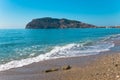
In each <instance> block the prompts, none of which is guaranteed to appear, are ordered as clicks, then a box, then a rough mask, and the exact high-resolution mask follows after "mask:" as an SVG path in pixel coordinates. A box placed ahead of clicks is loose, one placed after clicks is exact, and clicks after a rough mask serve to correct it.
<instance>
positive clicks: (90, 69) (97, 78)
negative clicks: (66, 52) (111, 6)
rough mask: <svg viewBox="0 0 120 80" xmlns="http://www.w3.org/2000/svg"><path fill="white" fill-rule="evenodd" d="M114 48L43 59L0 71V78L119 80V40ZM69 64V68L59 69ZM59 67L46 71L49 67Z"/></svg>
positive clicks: (24, 79) (28, 79)
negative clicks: (87, 54) (76, 55)
mask: <svg viewBox="0 0 120 80" xmlns="http://www.w3.org/2000/svg"><path fill="white" fill-rule="evenodd" d="M114 44H115V47H117V49H116V48H115V49H114V48H113V49H112V48H111V50H110V51H105V52H101V53H99V54H96V55H89V56H78V57H67V58H58V59H51V60H44V61H40V62H36V63H32V64H29V65H26V66H23V67H19V68H14V69H9V70H6V71H1V72H0V80H57V79H58V80H119V79H120V72H119V70H120V69H119V68H120V51H119V47H120V41H119V40H115V41H114ZM66 65H70V67H71V69H70V70H61V68H62V67H63V66H66ZM56 68H57V69H59V70H56V71H53V72H49V73H46V72H45V71H46V70H49V69H56Z"/></svg>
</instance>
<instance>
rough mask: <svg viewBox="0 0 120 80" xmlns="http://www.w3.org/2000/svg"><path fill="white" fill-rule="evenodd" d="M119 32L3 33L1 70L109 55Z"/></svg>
mask: <svg viewBox="0 0 120 80" xmlns="http://www.w3.org/2000/svg"><path fill="white" fill-rule="evenodd" d="M119 34H120V29H113V28H111V29H105V28H99V29H98V28H97V29H90V28H88V29H39V30H32V29H31V30H25V29H9V30H4V29H2V30H0V64H1V65H0V70H6V69H10V68H14V67H21V66H23V65H28V64H31V63H33V62H38V61H42V60H46V59H54V58H61V57H73V56H87V55H94V54H99V53H100V52H102V51H109V50H110V49H111V48H112V47H114V43H113V41H114V40H116V39H118V40H119V39H120V35H119Z"/></svg>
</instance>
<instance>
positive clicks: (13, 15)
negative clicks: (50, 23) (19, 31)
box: [0, 0, 120, 28]
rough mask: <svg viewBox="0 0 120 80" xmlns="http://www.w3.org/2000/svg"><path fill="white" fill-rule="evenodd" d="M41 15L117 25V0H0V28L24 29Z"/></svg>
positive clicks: (119, 11)
mask: <svg viewBox="0 0 120 80" xmlns="http://www.w3.org/2000/svg"><path fill="white" fill-rule="evenodd" d="M41 17H54V18H68V19H75V20H79V21H82V22H86V23H90V24H94V25H98V26H100V25H120V0H0V28H24V27H25V25H26V24H27V23H28V22H30V21H31V20H32V19H34V18H41Z"/></svg>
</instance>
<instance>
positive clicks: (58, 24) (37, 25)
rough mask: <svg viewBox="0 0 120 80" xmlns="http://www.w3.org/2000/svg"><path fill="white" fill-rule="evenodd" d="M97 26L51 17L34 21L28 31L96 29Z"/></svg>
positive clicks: (30, 23) (29, 25) (28, 25)
mask: <svg viewBox="0 0 120 80" xmlns="http://www.w3.org/2000/svg"><path fill="white" fill-rule="evenodd" d="M96 27H97V26H95V25H91V24H87V23H82V22H80V21H76V20H69V19H64V18H63V19H57V18H51V17H45V18H38V19H33V20H32V21H31V22H29V23H28V24H27V25H26V29H54V28H61V29H62V28H96Z"/></svg>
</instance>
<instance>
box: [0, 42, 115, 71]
mask: <svg viewBox="0 0 120 80" xmlns="http://www.w3.org/2000/svg"><path fill="white" fill-rule="evenodd" d="M111 47H114V44H113V43H108V42H100V43H96V44H92V45H87V46H85V45H83V44H75V43H72V44H67V45H65V46H55V47H54V48H53V49H52V50H51V51H50V52H47V53H46V54H40V55H39V56H37V57H33V58H27V59H22V60H14V61H11V62H8V63H6V64H2V65H0V71H5V70H8V69H12V68H17V67H22V66H25V65H29V64H31V63H34V62H39V61H43V60H48V59H55V58H62V57H74V56H87V55H94V54H98V53H99V52H101V51H108V50H109V49H110V48H111Z"/></svg>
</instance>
